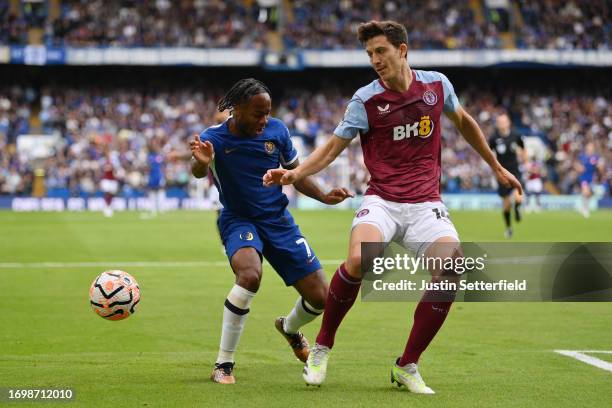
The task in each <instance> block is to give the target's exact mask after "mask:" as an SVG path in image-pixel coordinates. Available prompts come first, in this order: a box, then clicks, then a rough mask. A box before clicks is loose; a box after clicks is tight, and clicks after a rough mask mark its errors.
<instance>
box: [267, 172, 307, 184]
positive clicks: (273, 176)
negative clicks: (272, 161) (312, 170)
mask: <svg viewBox="0 0 612 408" xmlns="http://www.w3.org/2000/svg"><path fill="white" fill-rule="evenodd" d="M296 181H298V175H297V173H296V172H295V170H287V169H270V170H268V171H267V172H266V174H264V176H263V185H264V186H266V187H270V186H273V185H275V184H276V185H280V186H285V185H287V184H293V183H295V182H296Z"/></svg>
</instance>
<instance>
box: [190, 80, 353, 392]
mask: <svg viewBox="0 0 612 408" xmlns="http://www.w3.org/2000/svg"><path fill="white" fill-rule="evenodd" d="M218 109H219V111H223V110H225V109H230V110H231V113H232V116H230V117H229V118H228V119H227V120H226V121H224V122H223V123H221V124H219V125H216V126H212V127H210V128H208V129H206V130H205V131H204V132H203V133H202V134H201V135H200V136H199V137H198V136H196V137H195V139H194V140H193V141H192V142H191V144H190V146H191V152H192V154H193V158H192V173H193V175H194V176H195V177H197V178H201V177H205V176H206V175H207V173H208V170H209V169H210V170H211V171H212V174H213V177H214V182H215V185H216V186H217V189H218V190H219V196H220V200H221V203H222V205H223V209H222V211H221V216H220V217H219V220H218V226H219V230H220V232H221V239H222V241H223V245H224V246H225V251H226V254H227V257H228V259H229V261H230V265H231V267H232V270H233V272H234V274H235V277H236V279H235V284H234V286H233V287H232V289H231V291H230V292H229V294H228V296H227V299H226V300H225V308H224V311H223V326H222V331H221V344H220V348H219V354H218V357H217V361H216V363H215V368H214V369H213V372H212V374H211V379H212V380H213V381H214V382H217V383H221V384H233V383H235V378H234V375H233V370H234V363H235V360H234V354H235V351H236V347H237V345H238V341H239V340H240V335H241V333H242V330H243V327H244V323H245V320H246V317H247V315H248V313H249V307H250V304H251V301H252V300H253V297H254V296H255V293H256V292H257V290H258V289H259V284H260V282H261V275H262V257H265V258H266V259H267V260H268V262H269V263H270V265H272V267H273V268H274V269H275V270H276V272H277V273H278V274H279V275H280V277H281V278H282V279H283V281H284V282H285V284H286V285H287V286H293V287H294V288H295V289H296V290H297V291H298V292H299V294H300V297H299V298H298V300H297V302H296V303H295V306H294V308H293V309H292V310H291V312H290V313H289V314H288V315H287V316H286V317H279V318H278V319H277V320H276V321H275V326H276V329H277V330H278V331H279V332H280V333H281V334H282V335H283V337H285V339H286V340H287V341H288V342H289V344H290V346H291V347H292V349H293V352H294V354H295V355H296V357H297V358H299V359H300V360H301V361H306V359H307V358H308V352H309V350H308V342H307V340H306V339H305V338H304V336H303V335H302V334H301V333H300V331H299V328H300V327H301V326H303V325H304V324H306V323H308V322H310V321H312V320H314V319H315V318H316V317H317V316H318V315H320V314H321V313H322V312H323V308H324V305H325V299H326V296H327V290H328V286H327V281H326V279H325V275H324V273H323V270H322V269H321V264H320V263H319V260H318V259H317V257H316V255H315V254H314V252H313V250H312V249H311V248H310V246H309V245H308V242H307V241H306V239H305V238H304V236H303V235H302V233H301V232H300V230H299V228H298V226H297V225H296V224H295V222H294V220H293V217H292V216H291V214H290V213H289V211H288V210H287V204H288V200H287V197H286V196H285V194H283V192H282V187H281V186H276V187H273V188H267V187H264V186H263V184H262V181H261V180H262V177H263V175H264V174H266V172H267V171H268V170H270V169H275V168H278V167H279V165H282V166H283V167H284V168H286V169H292V168H295V167H296V166H297V165H298V164H299V163H298V158H297V151H296V150H295V149H294V148H293V144H292V143H291V138H290V136H289V130H288V129H287V127H286V126H285V125H284V124H283V122H281V121H280V120H278V119H275V118H271V117H270V113H271V109H272V102H271V99H270V91H269V90H268V88H267V87H266V86H265V85H264V84H263V83H262V82H260V81H258V80H256V79H252V78H249V79H242V80H240V81H238V82H237V83H236V84H235V85H234V86H233V87H232V88H231V89H230V90H229V91H228V92H227V94H226V95H225V96H224V97H223V98H222V99H221V101H220V102H219V106H218ZM295 187H296V189H297V190H298V191H300V192H301V193H303V194H305V195H307V196H309V197H312V198H314V199H317V200H319V201H321V202H322V203H325V204H330V205H332V204H338V203H340V202H342V201H344V200H345V199H346V198H347V197H351V196H352V194H351V193H349V192H348V191H347V190H346V189H344V188H334V189H332V190H331V191H330V192H328V193H324V192H323V191H322V190H321V188H320V187H319V186H318V185H317V183H315V182H314V181H313V180H312V179H311V178H305V179H303V180H302V181H301V182H299V183H296V184H295Z"/></svg>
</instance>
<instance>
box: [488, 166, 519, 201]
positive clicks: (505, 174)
mask: <svg viewBox="0 0 612 408" xmlns="http://www.w3.org/2000/svg"><path fill="white" fill-rule="evenodd" d="M495 178H497V182H498V183H499V184H501V185H502V186H504V187H506V188H516V190H517V191H518V193H519V195H523V186H521V182H520V181H518V179H517V178H516V177H514V175H513V174H512V173H510V172H509V171H508V170H506V169H505V168H504V167H502V166H499V168H498V169H497V170H495Z"/></svg>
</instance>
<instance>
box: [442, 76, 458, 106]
mask: <svg viewBox="0 0 612 408" xmlns="http://www.w3.org/2000/svg"><path fill="white" fill-rule="evenodd" d="M439 74H440V79H441V80H442V88H443V89H444V112H456V111H457V109H459V108H460V107H461V105H460V104H459V99H458V98H457V94H456V93H455V88H453V84H451V82H450V81H449V80H448V78H447V77H446V75H444V74H442V73H439Z"/></svg>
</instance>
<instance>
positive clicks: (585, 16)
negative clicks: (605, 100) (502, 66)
mask: <svg viewBox="0 0 612 408" xmlns="http://www.w3.org/2000/svg"><path fill="white" fill-rule="evenodd" d="M0 3H1V4H0V44H27V42H28V27H30V26H32V24H33V23H32V20H36V21H35V22H36V23H37V24H35V25H37V26H41V28H42V29H43V31H44V42H45V44H46V45H50V46H51V45H55V46H68V45H69V46H77V47H78V46H122V47H132V46H138V47H160V46H162V47H164V46H165V47H202V48H222V47H238V48H266V47H268V46H270V45H271V43H270V42H269V35H268V34H269V33H270V32H274V33H275V34H278V36H279V37H280V38H282V44H283V45H284V46H285V47H286V48H296V47H298V48H322V49H338V48H358V47H359V44H358V43H357V41H356V36H355V34H356V28H357V24H358V23H360V22H363V21H367V20H370V19H394V20H397V21H401V22H402V23H404V24H405V25H406V26H407V27H409V32H410V35H409V39H410V47H411V48H412V49H491V48H493V49H495V48H507V47H510V48H512V47H516V48H553V49H609V48H610V45H611V44H612V19H611V17H612V16H611V15H610V13H612V8H611V7H610V6H609V4H608V3H609V2H606V1H605V0H571V1H568V2H561V1H527V0H511V1H509V2H508V3H507V7H504V8H501V9H500V8H489V7H488V6H487V5H488V2H470V1H468V0H460V1H452V0H432V1H427V2H422V1H419V0H404V1H399V0H378V1H371V0H340V1H334V2H329V1H323V0H296V1H292V2H278V1H273V0H271V1H270V0H268V1H253V0H227V1H221V0H183V1H180V2H172V1H170V0H121V1H119V0H113V1H103V0H93V1H90V0H62V1H61V2H60V7H59V12H58V13H57V14H58V16H56V17H55V16H54V17H53V18H51V17H50V14H48V15H46V16H45V15H43V16H40V15H39V14H35V15H32V14H28V13H26V12H23V13H21V14H19V15H18V14H15V13H14V12H12V11H11V10H10V8H9V4H8V3H9V2H0ZM43 11H44V9H43ZM280 14H282V15H283V17H282V18H281V17H279V15H280ZM45 17H46V18H45ZM503 32H509V33H510V36H509V37H508V36H506V41H505V42H504V41H502V36H501V33H503Z"/></svg>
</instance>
